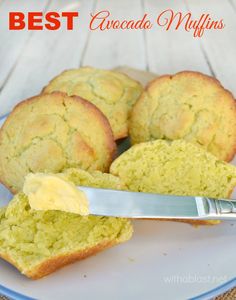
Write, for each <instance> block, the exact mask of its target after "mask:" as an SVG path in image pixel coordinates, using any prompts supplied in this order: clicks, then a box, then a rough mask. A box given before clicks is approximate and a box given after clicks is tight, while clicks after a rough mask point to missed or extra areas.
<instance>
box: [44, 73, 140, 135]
mask: <svg viewBox="0 0 236 300" xmlns="http://www.w3.org/2000/svg"><path fill="white" fill-rule="evenodd" d="M142 90H143V88H142V85H141V84H140V83H139V82H137V81H135V80H133V79H131V78H130V77H129V76H127V75H126V74H123V73H120V72H117V71H111V70H101V69H96V68H92V67H82V68H80V69H71V70H66V71H64V72H62V73H61V74H59V75H58V76H56V77H55V78H53V79H52V80H51V81H50V82H49V84H48V85H47V86H46V87H45V88H44V89H43V90H42V93H51V92H53V91H62V92H65V93H67V94H68V95H78V96H81V97H83V98H84V99H87V100H88V101H90V102H92V103H93V104H94V105H96V106H97V107H98V108H99V109H100V110H101V111H102V112H103V113H104V115H105V116H106V117H107V119H108V120H109V122H110V124H111V127H112V130H113V134H114V138H115V140H117V139H121V138H124V137H126V136H127V135H128V124H127V123H128V118H129V114H130V110H131V108H132V106H133V105H134V103H135V102H136V100H137V99H138V97H139V96H140V94H141V92H142Z"/></svg>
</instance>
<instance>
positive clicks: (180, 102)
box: [130, 71, 236, 161]
mask: <svg viewBox="0 0 236 300" xmlns="http://www.w3.org/2000/svg"><path fill="white" fill-rule="evenodd" d="M130 136H131V141H132V144H136V143H141V142H146V141H150V140H155V139H164V140H170V141H171V140H176V139H184V140H186V141H188V142H191V143H194V144H195V145H199V146H201V147H203V148H204V149H205V150H207V151H209V152H211V153H212V154H214V155H215V156H217V157H218V158H219V159H221V160H225V161H230V160H231V159H232V158H233V156H234V154H235V150H236V106H235V101H234V98H233V96H232V94H231V93H230V92H229V91H227V90H225V89H224V88H223V87H222V86H221V84H220V83H219V81H217V80H216V79H214V78H212V77H209V76H206V75H203V74H201V73H197V72H188V71H185V72H180V73H177V74H176V75H173V76H172V75H165V76H161V77H159V78H157V79H155V80H153V81H152V82H151V83H150V84H149V85H148V86H147V87H146V89H145V91H144V92H143V93H142V95H141V97H140V98H139V100H138V101H137V102H136V104H135V106H134V108H133V110H132V113H131V119H130Z"/></svg>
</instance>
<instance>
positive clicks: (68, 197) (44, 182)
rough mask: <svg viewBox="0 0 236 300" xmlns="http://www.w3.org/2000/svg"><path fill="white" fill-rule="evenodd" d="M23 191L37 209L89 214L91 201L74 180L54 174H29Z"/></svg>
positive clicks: (32, 206)
mask: <svg viewBox="0 0 236 300" xmlns="http://www.w3.org/2000/svg"><path fill="white" fill-rule="evenodd" d="M23 192H24V194H26V195H27V196H28V199H29V204H30V207H31V208H32V209H35V210H61V211H65V212H70V213H75V214H79V215H82V216H85V215H88V214H89V203H88V199H87V198H86V195H85V193H84V192H83V191H81V190H79V189H78V188H77V187H76V186H75V185H74V184H73V183H72V182H69V181H66V180H64V179H62V178H60V177H59V176H57V175H52V174H43V173H37V174H32V173H30V174H28V175H27V176H26V177H25V182H24V186H23Z"/></svg>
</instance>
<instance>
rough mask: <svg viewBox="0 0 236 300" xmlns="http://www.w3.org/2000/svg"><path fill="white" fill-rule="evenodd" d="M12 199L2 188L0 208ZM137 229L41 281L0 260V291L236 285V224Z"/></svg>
mask: <svg viewBox="0 0 236 300" xmlns="http://www.w3.org/2000/svg"><path fill="white" fill-rule="evenodd" d="M1 124H2V123H0V126H1ZM10 198H11V195H10V194H9V192H8V191H7V190H6V189H5V188H4V187H3V186H0V199H1V200H0V201H1V202H0V206H2V205H5V204H6V203H7V202H8V201H9V199H10ZM134 230H135V234H134V236H133V238H132V240H131V241H129V242H128V243H125V244H122V245H119V246H117V247H114V248H112V249H110V250H107V251H104V252H102V253H100V254H98V255H96V256H94V257H91V258H88V259H86V260H84V261H81V262H78V263H75V264H73V265H70V266H67V267H65V268H63V269H61V270H60V271H58V272H56V273H54V274H52V275H50V276H48V277H45V278H43V279H41V280H38V281H32V280H29V279H27V278H26V277H24V276H23V275H21V274H20V273H19V272H18V271H17V270H16V269H15V268H13V267H12V266H11V265H9V264H8V263H6V262H5V261H3V260H0V270H1V271H0V293H2V294H5V295H8V296H11V297H12V299H27V298H26V296H28V297H32V298H36V299H44V300H51V299H57V300H60V299H78V298H80V299H86V300H89V299H104V300H106V299H112V300H118V299H119V300H120V299H135V300H139V299H140V300H141V299H143V298H144V297H145V298H146V299H149V300H156V299H165V300H168V299H171V300H172V299H175V300H178V299H189V298H194V297H197V298H195V299H209V298H210V297H213V296H216V295H218V294H220V293H222V292H224V291H226V290H227V289H229V288H231V287H232V286H235V285H236V280H234V279H233V278H234V277H235V276H236V263H235V249H236V222H235V223H233V222H229V223H222V224H221V225H218V226H211V227H210V226H206V227H205V226H201V227H199V228H195V227H192V226H190V225H188V224H183V223H175V222H158V221H136V222H134ZM212 289H213V291H212ZM13 291H15V292H17V293H20V294H21V295H19V294H16V293H14V292H13ZM209 291H210V292H209ZM203 293H206V294H205V295H202V294H203ZM23 295H26V296H23ZM199 295H201V296H199Z"/></svg>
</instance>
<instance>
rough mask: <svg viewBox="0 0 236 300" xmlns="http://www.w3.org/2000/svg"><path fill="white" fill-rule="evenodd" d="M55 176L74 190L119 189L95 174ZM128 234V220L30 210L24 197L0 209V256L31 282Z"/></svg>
mask: <svg viewBox="0 0 236 300" xmlns="http://www.w3.org/2000/svg"><path fill="white" fill-rule="evenodd" d="M57 175H58V176H61V177H62V178H63V179H64V180H66V181H67V182H68V183H70V182H71V183H73V184H75V185H84V186H91V187H98V186H99V187H102V188H107V189H117V190H118V189H121V187H122V186H121V182H120V179H119V178H118V177H116V176H113V175H111V174H103V173H101V172H99V171H92V172H87V171H84V170H81V169H75V168H72V169H68V170H65V171H64V172H63V173H60V174H57ZM42 197H43V195H42ZM68 201H69V199H68ZM132 233H133V228H132V225H131V223H130V222H129V221H128V220H127V219H120V218H110V217H109V218H108V217H95V216H86V217H83V216H80V215H76V214H73V213H68V212H62V211H55V210H49V211H37V210H33V209H32V208H30V205H29V199H28V197H27V196H26V195H25V194H23V193H19V194H17V195H16V196H15V197H14V198H13V200H12V201H11V202H10V204H9V205H8V206H7V207H5V208H1V209H0V257H2V258H3V259H5V260H7V261H9V262H10V263H11V264H13V265H14V266H15V267H17V268H18V269H19V270H20V271H21V272H22V273H23V274H24V275H26V276H28V277H30V278H33V279H38V278H41V277H43V276H46V275H48V274H50V273H52V272H54V271H56V270H57V269H59V268H61V267H63V266H64V265H67V264H69V263H72V262H74V261H77V260H80V259H83V258H86V257H88V256H90V255H93V254H96V253H97V252H99V251H102V250H103V249H106V248H108V247H111V246H114V245H116V244H119V243H122V242H125V241H127V240H129V239H130V238H131V236H132Z"/></svg>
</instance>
